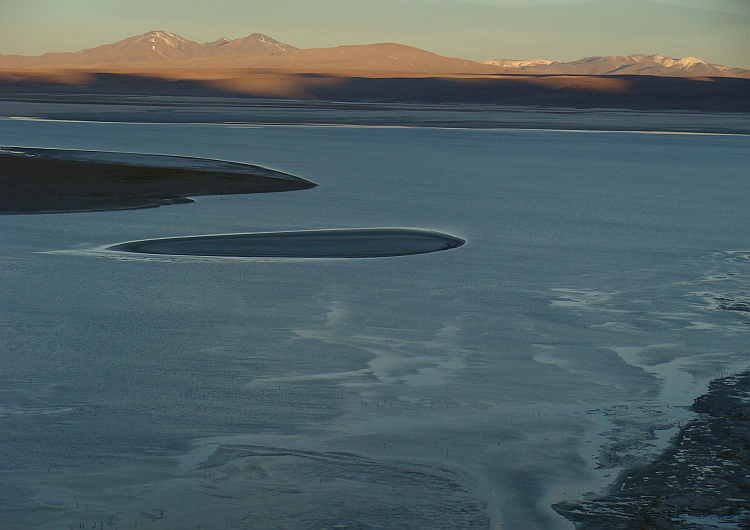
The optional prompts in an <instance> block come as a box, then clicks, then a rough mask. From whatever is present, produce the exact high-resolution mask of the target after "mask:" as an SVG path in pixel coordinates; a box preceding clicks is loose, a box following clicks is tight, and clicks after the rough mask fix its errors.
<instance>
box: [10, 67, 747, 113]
mask: <svg viewBox="0 0 750 530" xmlns="http://www.w3.org/2000/svg"><path fill="white" fill-rule="evenodd" d="M374 75H377V74H373V73H368V74H366V75H361V74H357V73H351V74H350V75H348V74H347V73H298V72H281V71H273V70H233V71H231V72H229V73H227V72H221V71H216V72H208V73H206V72H200V71H198V70H196V71H186V72H181V71H166V70H165V71H163V72H155V73H150V72H149V73H103V72H101V73H99V72H86V73H81V72H77V73H72V72H71V71H67V72H47V73H44V72H42V73H35V74H31V73H24V72H5V73H2V72H0V98H3V97H6V98H14V99H17V98H25V97H34V96H42V95H78V96H85V95H92V96H93V95H97V96H102V95H104V96H131V95H132V96H183V97H231V98H238V97H239V98H281V99H308V100H309V99H316V100H325V101H346V102H388V103H397V102H403V103H452V104H460V103H472V104H492V105H524V106H526V105H531V106H541V107H570V108H629V109H642V110H691V111H714V112H748V111H750V79H738V78H681V77H655V76H509V75H503V76H450V75H447V76H443V77H437V76H434V77H406V76H398V75H397V74H388V75H391V76H392V77H387V76H381V77H373V76H374ZM168 76H169V77H168Z"/></svg>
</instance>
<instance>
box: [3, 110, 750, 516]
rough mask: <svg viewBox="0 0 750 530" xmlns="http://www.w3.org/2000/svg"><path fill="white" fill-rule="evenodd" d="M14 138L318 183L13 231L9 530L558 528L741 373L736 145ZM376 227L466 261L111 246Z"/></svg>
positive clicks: (9, 138) (74, 130)
mask: <svg viewBox="0 0 750 530" xmlns="http://www.w3.org/2000/svg"><path fill="white" fill-rule="evenodd" d="M3 132H4V134H5V136H4V140H3V141H4V143H12V144H16V145H34V146H38V147H54V148H70V149H92V150H103V151H128V152H161V153H168V154H174V155H182V156H198V157H205V158H213V159H224V160H237V161H242V162H247V163H251V164H259V165H262V166H264V167H269V168H274V169H277V170H279V171H283V172H288V173H291V174H294V175H300V176H301V177H303V178H305V179H309V180H311V181H313V182H316V183H318V184H319V186H318V187H317V188H314V189H310V190H307V191H305V192H300V193H281V194H269V195H246V196H217V197H213V196H212V197H199V198H197V201H196V203H195V204H187V205H181V206H179V207H177V206H175V207H169V208H157V209H150V210H140V211H115V212H89V213H77V214H57V215H36V216H7V215H6V216H3V217H2V218H0V222H1V223H2V227H3V228H2V230H0V282H2V289H1V290H0V340H1V342H0V348H2V350H1V351H2V355H0V385H1V386H0V388H2V390H3V391H2V392H0V406H2V410H3V411H5V412H4V413H3V415H2V416H0V422H2V429H0V433H1V436H2V441H1V442H0V444H1V445H2V447H1V448H0V449H1V450H2V454H3V455H4V458H3V464H2V466H3V473H2V474H0V477H2V478H0V490H1V491H0V511H1V512H2V518H3V520H4V521H8V523H7V525H8V526H9V527H10V528H24V527H27V526H32V527H37V528H67V527H69V526H76V527H77V525H79V524H81V523H86V524H90V525H93V524H95V523H96V524H99V523H103V524H104V527H105V528H114V527H116V526H119V527H126V526H127V527H133V526H134V525H135V523H138V527H139V528H141V527H146V528H175V527H180V526H182V527H185V528H197V526H198V525H201V527H202V528H215V527H220V526H224V527H230V526H235V527H249V528H253V527H256V528H259V527H269V526H273V525H277V526H284V527H300V528H307V527H311V526H316V527H317V526H321V527H323V526H325V527H334V526H336V525H340V526H341V525H349V526H356V525H359V526H361V527H367V526H370V527H376V526H380V527H388V528H414V527H425V526H429V525H430V524H431V523H430V522H431V521H445V522H446V523H445V525H444V526H445V527H451V528H456V527H486V526H488V525H489V524H490V522H491V524H493V525H495V526H497V525H499V524H501V523H504V524H505V525H506V527H508V528H568V527H569V525H568V523H567V522H566V521H565V520H564V519H562V518H561V517H560V516H559V515H558V514H556V513H555V512H554V511H553V510H551V508H550V506H551V504H552V503H554V502H558V501H560V500H566V499H570V498H580V497H581V496H582V495H583V494H585V493H587V492H589V491H598V489H599V488H601V487H603V486H606V485H607V484H608V483H610V482H611V481H612V480H614V478H615V477H616V475H617V473H618V472H619V470H620V469H622V468H623V467H624V466H627V465H631V464H633V463H638V462H641V461H642V459H647V458H649V457H650V456H649V455H654V454H656V453H658V451H659V450H660V449H661V448H662V447H663V446H664V443H666V438H668V434H669V433H673V432H675V428H676V427H677V426H678V424H679V422H683V421H685V420H686V418H687V417H689V414H688V413H687V412H686V411H685V410H684V409H682V408H681V407H678V406H676V405H683V404H685V403H688V402H690V400H691V399H692V398H693V397H694V396H697V395H699V394H700V393H702V392H703V391H704V390H705V388H706V384H707V382H708V381H709V380H710V379H712V378H714V377H716V376H718V375H720V374H721V373H722V372H732V371H736V370H739V369H741V368H745V367H746V366H745V365H746V364H747V340H746V338H747V333H748V331H749V330H750V325H748V314H747V312H745V311H742V310H740V309H741V307H740V305H738V304H742V303H744V302H745V301H747V300H748V299H750V261H748V260H747V259H745V258H744V257H743V256H746V255H747V251H748V248H747V242H748V241H749V240H750V237H748V236H750V233H749V232H750V222H748V221H750V219H748V210H747V203H748V198H750V182H748V180H747V179H746V168H747V167H750V160H749V158H750V155H749V153H750V149H748V148H749V147H750V145H749V143H750V140H748V138H746V137H739V136H736V137H734V136H721V137H719V136H685V135H681V136H677V135H674V136H673V135H641V134H616V133H602V134H586V133H572V132H553V131H546V132H545V131H510V130H506V131H487V130H485V131H472V130H464V131H459V130H419V129H387V128H380V129H368V128H361V129H360V128H358V129H338V128H305V127H293V128H286V127H269V128H264V127H259V128H253V129H236V128H230V127H228V126H222V125H165V124H161V125H147V124H126V123H123V124H104V123H55V122H33V121H24V122H21V121H4V122H3ZM634 153H635V154H637V156H634ZM363 226H365V227H366V226H408V227H417V228H419V229H425V230H436V231H440V232H441V233H447V234H455V235H456V236H458V237H460V238H462V239H465V240H466V241H467V244H466V245H464V246H463V247H461V248H460V249H459V250H458V251H455V252H436V253H430V254H421V255H410V256H404V257H401V258H399V259H373V260H341V259H334V260H295V259H262V258H258V259H242V258H239V259H230V258H210V257H206V258H192V257H189V256H185V257H179V256H177V257H174V256H166V255H161V256H159V255H149V256H144V255H137V254H130V253H125V252H114V251H106V250H105V249H106V248H107V247H110V246H112V245H115V244H118V243H119V242H122V241H143V240H148V239H158V238H184V237H191V236H194V235H196V234H237V233H241V234H245V233H258V232H276V231H300V230H325V229H330V228H331V227H339V228H341V229H344V230H346V229H355V228H360V227H363ZM178 241H185V240H184V239H181V240H178ZM98 256H107V257H109V258H112V257H114V256H119V258H118V259H92V258H94V257H98ZM726 301H729V302H726ZM722 303H724V304H730V305H732V307H736V309H734V310H727V309H722V308H721V307H720V306H721V304H722ZM727 307H729V305H727ZM668 405H669V406H668ZM14 411H15V412H14ZM657 411H658V413H657ZM342 527H343V526H342Z"/></svg>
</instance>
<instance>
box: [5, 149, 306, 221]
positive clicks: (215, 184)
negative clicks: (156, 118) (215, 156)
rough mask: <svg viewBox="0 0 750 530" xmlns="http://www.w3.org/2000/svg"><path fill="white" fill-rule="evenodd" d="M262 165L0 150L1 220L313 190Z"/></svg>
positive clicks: (98, 153)
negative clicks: (196, 198)
mask: <svg viewBox="0 0 750 530" xmlns="http://www.w3.org/2000/svg"><path fill="white" fill-rule="evenodd" d="M315 186H316V184H314V183H312V182H309V181H307V180H304V179H301V178H299V177H295V176H293V175H289V174H286V173H282V172H280V171H275V170H272V169H267V168H264V167H260V166H254V165H250V164H243V163H238V162H226V161H223V160H210V159H204V158H191V157H180V156H168V155H153V154H142V153H113V152H103V151H76V150H65V149H37V148H28V147H0V190H2V193H0V214H24V213H59V212H76V211H97V210H120V209H131V208H148V207H154V206H160V205H164V204H175V203H185V202H192V201H191V200H190V199H188V198H187V197H188V196H202V195H228V194H241V193H269V192H276V191H293V190H303V189H308V188H313V187H315Z"/></svg>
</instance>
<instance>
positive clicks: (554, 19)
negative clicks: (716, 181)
mask: <svg viewBox="0 0 750 530" xmlns="http://www.w3.org/2000/svg"><path fill="white" fill-rule="evenodd" d="M157 29H159V30H164V31H169V32H172V33H177V34H178V35H180V36H182V37H184V38H186V39H190V40H194V41H197V42H209V41H214V40H216V39H219V38H221V37H226V38H230V39H234V38H239V37H246V36H247V35H249V34H251V33H264V34H266V35H268V36H270V37H272V38H274V39H276V40H279V41H282V42H284V43H285V44H290V45H292V46H296V47H298V48H316V47H329V46H340V45H345V44H371V43H376V42H398V43H400V44H407V45H410V46H416V47H418V48H422V49H425V50H428V51H431V52H434V53H438V54H440V55H446V56H449V57H460V58H464V59H472V60H476V61H483V60H487V59H549V60H559V61H571V60H575V59H581V58H583V57H590V56H593V55H632V54H636V53H643V54H647V55H651V54H655V53H658V54H661V55H664V56H667V57H674V58H681V57H686V56H693V57H698V58H699V59H703V60H705V61H708V62H712V63H717V64H723V65H725V66H731V67H739V68H747V69H750V0H464V1H461V0H313V1H302V0H210V1H209V0H203V1H200V2H199V1H194V0H0V54H6V55H7V54H21V55H40V54H42V53H45V52H49V51H77V50H81V49H84V48H92V47H95V46H100V45H102V44H109V43H112V42H116V41H118V40H122V39H124V38H127V37H131V36H133V35H139V34H142V33H146V32H148V31H151V30H157Z"/></svg>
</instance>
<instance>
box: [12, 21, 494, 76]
mask: <svg viewBox="0 0 750 530" xmlns="http://www.w3.org/2000/svg"><path fill="white" fill-rule="evenodd" d="M105 66H110V67H111V66H117V67H138V68H149V67H153V68H159V69H163V68H201V67H203V68H281V69H296V70H314V71H319V70H331V69H335V70H387V71H399V72H401V71H403V72H435V73H492V72H495V71H497V68H495V67H494V66H491V65H486V64H481V63H478V62H474V61H467V60H463V59H453V58H449V57H443V56H441V55H436V54H434V53H430V52H427V51H424V50H420V49H418V48H413V47H411V46H404V45H402V44H371V45H363V46H339V47H335V48H314V49H307V50H300V49H297V48H295V47H294V46H289V45H287V44H282V43H281V42H279V41H276V40H274V39H272V38H270V37H268V36H266V35H261V34H260V33H253V34H252V35H250V36H248V37H245V38H243V39H235V40H229V39H219V40H217V41H214V42H209V43H205V44H199V43H197V42H193V41H190V40H187V39H184V38H182V37H180V36H179V35H175V34H174V33H167V32H165V31H151V32H149V33H146V34H144V35H138V36H135V37H130V38H128V39H125V40H122V41H120V42H116V43H114V44H107V45H104V46H99V47H97V48H92V49H87V50H82V51H79V52H74V53H47V54H44V55H40V56H36V57H28V56H20V55H0V68H54V67H58V68H70V67H74V68H101V67H105Z"/></svg>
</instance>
